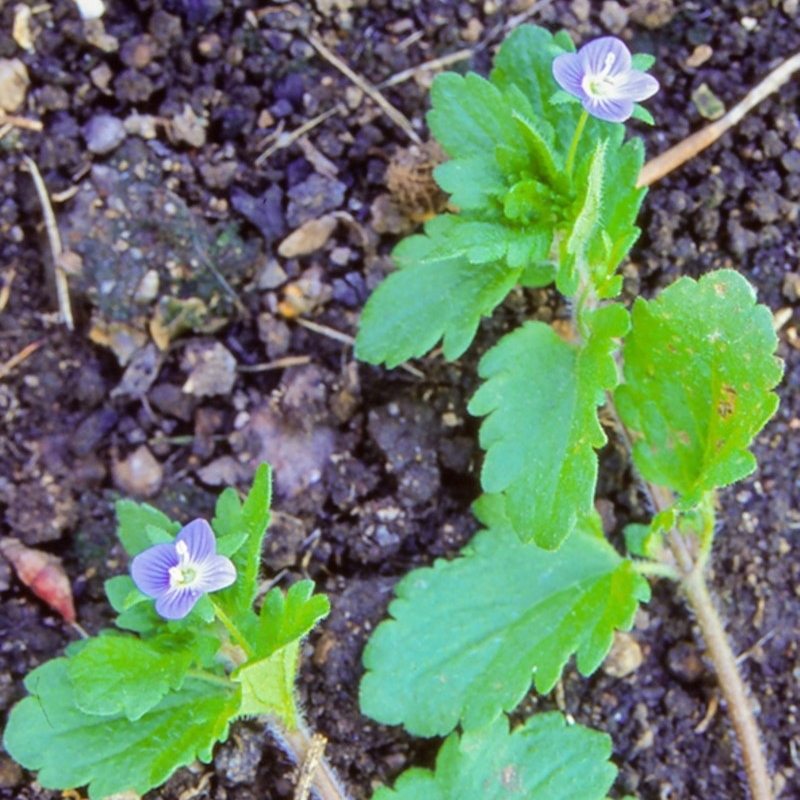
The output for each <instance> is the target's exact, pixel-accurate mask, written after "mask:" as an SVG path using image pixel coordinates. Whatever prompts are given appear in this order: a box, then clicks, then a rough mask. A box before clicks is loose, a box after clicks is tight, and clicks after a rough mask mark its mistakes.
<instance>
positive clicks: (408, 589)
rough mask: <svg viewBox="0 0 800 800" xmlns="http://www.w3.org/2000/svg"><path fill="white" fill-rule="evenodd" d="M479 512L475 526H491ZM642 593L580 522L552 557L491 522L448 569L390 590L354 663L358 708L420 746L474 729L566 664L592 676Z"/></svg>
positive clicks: (642, 584) (419, 573)
mask: <svg viewBox="0 0 800 800" xmlns="http://www.w3.org/2000/svg"><path fill="white" fill-rule="evenodd" d="M492 505H493V503H491V502H489V501H484V502H483V504H482V511H483V513H484V514H485V518H484V520H483V521H484V522H486V521H489V517H495V518H496V517H497V516H498V513H497V509H493V508H491V506H492ZM648 597H649V587H648V584H647V582H646V581H645V580H644V579H643V578H642V577H641V576H639V575H638V574H637V573H636V572H635V571H634V570H633V567H632V564H631V562H629V561H627V560H623V559H622V558H621V557H620V556H619V555H618V554H617V553H616V551H615V550H614V549H613V548H612V547H611V545H610V544H608V542H607V541H606V540H605V539H604V538H603V536H602V534H601V533H600V532H598V531H597V530H596V529H592V528H591V526H590V524H589V523H588V522H582V523H581V525H579V526H578V527H577V528H576V529H575V531H574V532H573V534H572V536H570V538H569V539H567V541H566V542H565V543H564V544H563V545H562V547H561V549H559V550H557V551H555V552H549V551H546V550H541V549H539V548H537V547H535V546H534V545H523V544H522V543H521V542H520V541H519V539H518V538H517V537H516V536H515V535H514V533H513V532H512V531H510V530H509V529H508V528H507V527H505V526H503V525H502V523H499V522H497V520H496V519H495V520H493V525H492V528H491V529H490V530H487V531H483V532H481V533H479V534H478V535H477V536H476V537H475V539H474V540H473V542H472V544H471V545H470V546H469V547H468V548H467V549H466V550H465V554H464V555H463V556H462V557H461V558H457V559H456V560H455V561H451V562H446V561H437V562H436V563H435V564H434V566H433V567H429V568H425V569H418V570H415V571H414V572H412V573H410V574H409V575H408V576H407V577H406V578H404V579H403V580H402V581H401V582H400V583H399V584H398V586H397V598H396V599H395V600H394V601H393V602H392V603H391V605H390V606H389V613H390V615H391V617H392V619H390V620H387V621H385V622H383V623H382V624H381V625H380V626H379V627H378V629H377V630H376V631H375V633H374V634H373V636H372V638H371V639H370V641H369V643H368V645H367V648H366V650H365V652H364V666H365V667H366V669H367V672H366V675H365V676H364V678H363V679H362V682H361V708H362V711H363V712H364V713H365V714H367V715H368V716H370V717H373V718H374V719H376V720H378V721H379V722H382V723H384V724H388V725H396V724H398V723H402V724H403V725H404V726H405V727H406V729H407V730H408V731H409V732H411V733H413V734H415V735H419V736H435V735H442V734H446V733H449V732H450V731H451V730H453V728H454V727H455V726H456V725H457V724H458V723H459V721H460V722H461V724H462V727H464V728H465V729H473V728H480V727H482V726H484V725H487V724H489V723H490V722H491V721H492V720H494V719H496V718H497V717H498V716H499V715H500V712H501V711H504V710H505V711H510V710H511V709H513V708H514V707H515V706H516V705H517V704H518V703H519V702H520V701H521V700H522V698H523V697H524V696H525V694H526V692H527V691H528V689H529V687H530V683H531V673H532V672H533V677H534V679H535V683H536V688H537V690H538V691H539V692H543V693H545V692H549V691H550V689H552V688H553V686H554V685H555V683H556V681H557V680H558V678H559V676H560V674H561V671H562V669H563V667H564V665H565V664H566V662H567V660H568V659H569V657H570V655H572V654H573V653H576V654H577V660H578V669H579V670H580V671H581V673H582V674H584V675H588V674H590V673H592V672H593V671H594V670H595V669H597V667H598V666H599V665H600V663H601V662H602V660H603V658H604V657H605V655H606V654H607V653H608V651H609V649H610V647H611V642H612V637H613V632H614V630H615V629H620V630H626V629H628V628H629V627H630V625H631V624H632V622H633V616H634V613H635V611H636V608H637V605H638V603H639V601H644V600H647V599H648Z"/></svg>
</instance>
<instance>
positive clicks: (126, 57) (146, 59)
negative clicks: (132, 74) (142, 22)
mask: <svg viewBox="0 0 800 800" xmlns="http://www.w3.org/2000/svg"><path fill="white" fill-rule="evenodd" d="M155 54H156V41H155V39H154V38H153V37H152V36H151V35H150V34H149V33H145V34H142V35H141V36H134V37H133V38H132V39H128V41H126V42H125V43H124V44H123V45H122V47H121V48H120V51H119V57H120V59H121V60H122V63H123V64H124V65H125V66H126V67H131V68H132V69H144V68H145V67H146V66H148V65H149V64H150V63H151V62H152V60H153V58H154V56H155Z"/></svg>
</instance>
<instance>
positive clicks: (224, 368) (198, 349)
mask: <svg viewBox="0 0 800 800" xmlns="http://www.w3.org/2000/svg"><path fill="white" fill-rule="evenodd" d="M183 368H184V369H185V370H187V371H188V372H189V377H188V378H187V379H186V383H184V385H183V391H184V392H186V394H191V395H194V396H195V397H210V396H213V395H221V394H222V395H225V394H230V391H231V389H233V384H234V383H236V359H235V358H234V357H233V355H232V354H231V352H230V350H228V348H227V347H225V345H223V344H220V343H219V342H197V343H196V342H192V343H191V344H190V345H189V346H188V347H187V348H186V352H185V353H184V357H183Z"/></svg>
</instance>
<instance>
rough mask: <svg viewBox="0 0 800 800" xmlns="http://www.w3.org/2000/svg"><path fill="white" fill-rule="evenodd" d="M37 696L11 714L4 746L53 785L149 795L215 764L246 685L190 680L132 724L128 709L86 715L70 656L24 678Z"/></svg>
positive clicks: (97, 793)
mask: <svg viewBox="0 0 800 800" xmlns="http://www.w3.org/2000/svg"><path fill="white" fill-rule="evenodd" d="M25 686H26V687H27V689H28V691H29V692H30V693H31V694H30V696H29V697H26V698H25V699H23V700H22V701H21V702H20V703H18V704H17V705H16V706H15V707H14V708H13V709H12V711H11V714H10V716H9V720H8V725H7V726H6V730H5V734H4V739H3V744H4V746H5V748H6V750H7V751H8V752H9V753H10V754H11V756H12V757H13V758H14V759H15V760H16V761H18V762H19V763H20V764H22V765H23V766H24V767H25V768H26V769H30V770H34V771H38V776H37V777H38V780H39V783H40V784H41V785H42V786H44V787H45V788H48V789H75V788H78V787H80V786H85V785H87V784H88V785H89V797H90V798H93V800H94V798H97V799H98V800H99V798H103V797H107V796H109V795H111V794H114V793H116V792H123V791H127V790H130V789H133V790H134V791H136V792H137V793H138V794H144V793H145V792H147V791H148V790H150V789H152V788H153V787H155V786H159V785H160V784H162V783H164V781H166V780H167V778H169V776H170V775H171V774H172V773H173V772H174V771H175V770H176V769H177V768H178V767H181V766H184V765H186V764H190V763H192V761H194V760H195V759H197V758H199V759H200V760H201V761H205V762H206V763H208V762H210V761H211V750H212V747H213V746H214V743H215V742H217V741H221V740H224V739H225V738H227V735H228V722H229V720H230V719H231V718H232V717H234V716H235V715H236V713H237V712H238V709H239V702H240V695H239V689H238V687H236V686H235V685H234V684H229V685H228V686H226V685H225V683H224V682H223V681H218V682H209V681H206V680H202V679H200V678H196V677H187V678H186V680H185V681H184V683H183V686H182V687H181V689H180V691H177V692H170V693H169V694H167V695H166V696H165V697H164V698H163V699H162V700H161V702H160V703H159V704H158V705H157V706H155V707H154V708H151V709H150V710H149V711H148V712H147V713H146V714H144V716H142V717H141V718H139V719H138V720H136V722H132V721H131V720H129V719H128V718H127V717H125V715H124V714H123V713H118V714H113V715H98V714H86V713H85V712H83V711H81V710H80V709H79V708H78V706H77V705H76V702H75V697H74V695H73V691H72V688H71V685H70V681H69V678H68V666H67V659H65V658H57V659H54V660H52V661H48V662H47V663H46V664H43V665H42V666H41V667H39V668H37V669H36V670H34V671H33V672H32V673H31V674H30V675H28V677H27V678H26V679H25Z"/></svg>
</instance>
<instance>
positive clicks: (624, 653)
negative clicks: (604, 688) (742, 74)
mask: <svg viewBox="0 0 800 800" xmlns="http://www.w3.org/2000/svg"><path fill="white" fill-rule="evenodd" d="M643 659H644V657H643V655H642V648H641V645H640V644H639V642H638V641H637V640H636V637H635V636H634V635H633V634H631V633H626V632H624V631H615V632H614V644H612V645H611V650H609V653H608V655H607V656H606V660H605V661H604V662H603V672H605V674H606V675H608V676H610V677H612V678H624V677H625V676H627V675H630V674H631V673H633V672H636V670H637V669H639V667H640V666H641V665H642V661H643Z"/></svg>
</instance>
